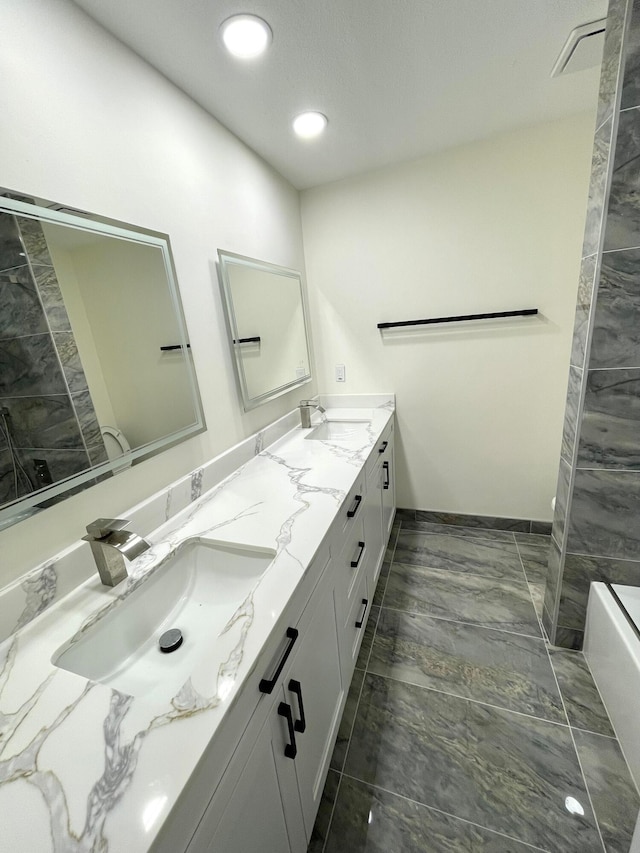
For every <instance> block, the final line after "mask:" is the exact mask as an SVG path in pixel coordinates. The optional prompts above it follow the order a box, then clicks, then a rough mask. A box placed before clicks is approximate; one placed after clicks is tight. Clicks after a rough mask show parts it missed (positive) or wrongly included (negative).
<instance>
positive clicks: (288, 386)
mask: <svg viewBox="0 0 640 853" xmlns="http://www.w3.org/2000/svg"><path fill="white" fill-rule="evenodd" d="M218 259H219V262H218V272H219V278H220V289H221V291H222V304H223V307H224V314H225V320H226V325H227V335H228V338H229V346H230V347H231V352H232V361H233V366H234V375H235V378H236V386H237V388H238V394H239V396H240V399H241V401H242V406H243V408H244V411H245V412H248V411H250V410H251V409H255V408H256V407H257V406H261V405H262V404H263V403H266V402H267V401H269V400H274V399H275V398H276V397H280V396H282V394H287V393H288V392H289V391H293V390H294V389H295V388H300V387H301V386H302V385H306V384H307V383H308V382H311V381H313V373H314V370H313V368H314V364H313V346H312V341H311V323H310V322H309V308H308V304H307V291H306V286H305V282H304V278H303V276H302V273H300V272H298V270H294V269H289V268H288V267H281V266H278V264H271V263H268V262H267V261H259V260H257V259H256V258H249V257H247V256H246V255H238V254H236V253H235V252H227V251H225V250H224V249H218ZM230 266H245V267H250V268H251V269H256V270H259V271H260V272H269V273H273V274H274V275H279V276H283V277H285V278H290V279H294V280H295V281H297V282H298V286H299V288H300V301H301V304H302V321H303V323H304V333H305V340H306V343H307V357H308V364H309V372H308V373H307V374H306V375H305V376H304V377H301V378H300V379H292V380H291V382H286V383H285V384H284V385H279V386H277V387H276V388H271V389H270V390H268V391H265V392H264V393H263V394H258V395H256V396H255V397H251V396H250V395H249V391H248V388H247V380H246V376H245V372H244V364H243V361H242V349H241V347H242V345H241V344H240V343H236V341H238V339H239V338H240V334H239V331H238V324H237V321H236V315H235V311H234V308H233V295H232V292H231V281H230V278H229V267H230Z"/></svg>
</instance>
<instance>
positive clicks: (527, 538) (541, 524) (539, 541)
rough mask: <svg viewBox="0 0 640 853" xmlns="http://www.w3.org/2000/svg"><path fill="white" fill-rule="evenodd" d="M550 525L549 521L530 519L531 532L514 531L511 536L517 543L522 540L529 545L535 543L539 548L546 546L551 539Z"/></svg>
mask: <svg viewBox="0 0 640 853" xmlns="http://www.w3.org/2000/svg"><path fill="white" fill-rule="evenodd" d="M551 527H552V525H551V522H550V521H532V522H531V528H532V532H531V533H514V534H513V537H514V539H515V540H516V542H517V543H518V545H520V544H521V543H523V542H524V543H525V544H529V545H537V546H538V547H539V548H547V547H548V546H549V542H550V539H551ZM534 528H535V530H534Z"/></svg>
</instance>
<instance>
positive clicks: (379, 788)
mask: <svg viewBox="0 0 640 853" xmlns="http://www.w3.org/2000/svg"><path fill="white" fill-rule="evenodd" d="M342 775H343V776H346V778H347V779H352V780H353V781H354V782H359V783H360V784H361V785H366V786H367V787H369V788H374V789H375V790H377V791H383V792H384V793H385V794H391V796H393V797H398V799H400V800H405V802H407V803H413V805H415V806H420V807H421V808H423V809H428V810H429V811H433V812H437V813H438V814H442V815H446V817H451V818H453V819H454V820H459V821H461V822H462V823H466V824H468V825H469V826H476V827H478V829H484V830H486V831H487V832H491V833H493V834H494V835H499V836H501V837H502V838H508V839H509V841H515V842H516V843H518V844H524V845H525V846H526V847H530V848H531V849H532V850H539V851H542V853H549V851H546V850H545V849H544V847H536V846H535V845H533V844H529V842H528V841H521V840H520V839H519V838H516V837H515V836H514V835H506V834H505V833H504V832H500V831H499V830H497V829H491V828H490V827H488V826H484V825H483V824H481V823H475V822H474V821H472V820H468V819H467V818H464V817H459V816H458V815H455V814H453V812H446V811H444V809H439V808H437V807H436V806H429V805H427V804H426V803H421V802H420V800H413V799H412V798H411V797H406V796H405V795H404V794H399V793H398V792H397V791H392V790H391V789H390V788H383V787H382V786H381V785H374V784H373V783H372V782H365V780H364V779H359V778H358V777H357V776H351V775H350V774H349V773H343V774H342ZM336 799H337V798H336Z"/></svg>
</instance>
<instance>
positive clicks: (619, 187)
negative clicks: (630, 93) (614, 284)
mask: <svg viewBox="0 0 640 853" xmlns="http://www.w3.org/2000/svg"><path fill="white" fill-rule="evenodd" d="M618 122H619V123H618V138H617V140H616V146H615V158H614V161H613V174H612V177H611V189H610V192H609V207H608V210H607V216H606V226H605V238H604V250H605V251H610V250H612V249H628V248H630V247H632V246H640V169H638V152H639V151H640V108H634V109H631V110H627V111H626V112H622V113H620V116H619V119H618Z"/></svg>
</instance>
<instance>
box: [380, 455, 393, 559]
mask: <svg viewBox="0 0 640 853" xmlns="http://www.w3.org/2000/svg"><path fill="white" fill-rule="evenodd" d="M395 511H396V479H395V471H394V453H393V442H390V443H389V446H388V447H387V449H386V451H385V454H384V460H383V463H382V534H383V537H384V541H385V544H386V543H387V542H388V541H389V535H390V533H391V525H392V524H393V516H394V515H395Z"/></svg>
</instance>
